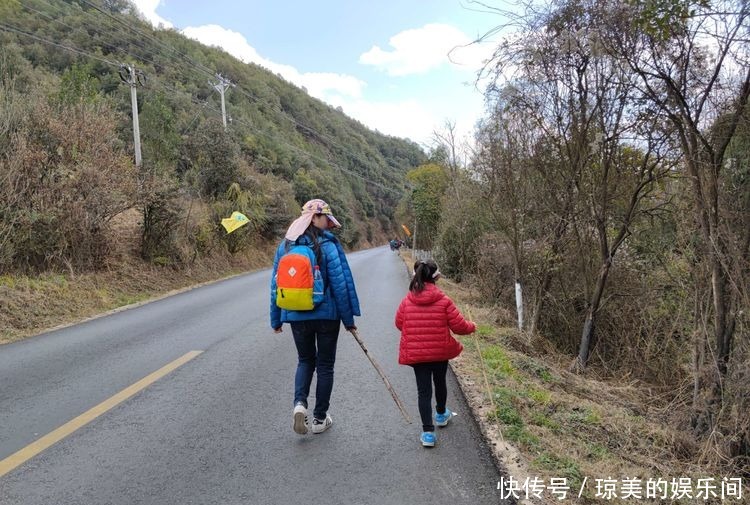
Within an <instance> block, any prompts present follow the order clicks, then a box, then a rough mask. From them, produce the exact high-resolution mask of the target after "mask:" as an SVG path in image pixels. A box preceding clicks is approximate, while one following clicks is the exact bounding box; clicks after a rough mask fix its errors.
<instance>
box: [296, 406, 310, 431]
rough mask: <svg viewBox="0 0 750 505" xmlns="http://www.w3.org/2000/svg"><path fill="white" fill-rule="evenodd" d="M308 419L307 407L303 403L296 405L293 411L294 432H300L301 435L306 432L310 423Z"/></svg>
mask: <svg viewBox="0 0 750 505" xmlns="http://www.w3.org/2000/svg"><path fill="white" fill-rule="evenodd" d="M308 421H309V420H308V417H307V408H305V406H304V405H302V404H301V403H298V404H297V405H295V406H294V410H293V411H292V429H294V432H295V433H299V434H300V435H304V434H306V433H307V430H308V428H307V425H308V424H309V422H308Z"/></svg>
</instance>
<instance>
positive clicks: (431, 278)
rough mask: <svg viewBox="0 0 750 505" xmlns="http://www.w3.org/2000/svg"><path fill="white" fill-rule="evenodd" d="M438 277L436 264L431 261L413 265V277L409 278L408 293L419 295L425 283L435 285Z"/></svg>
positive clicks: (438, 272)
mask: <svg viewBox="0 0 750 505" xmlns="http://www.w3.org/2000/svg"><path fill="white" fill-rule="evenodd" d="M439 277H440V270H438V266H437V263H435V262H434V261H432V260H427V261H417V262H416V263H414V277H412V278H411V282H410V283H409V291H414V292H416V293H419V292H420V291H422V290H423V289H424V287H425V284H426V283H428V282H429V283H431V284H435V281H436V280H438V278H439Z"/></svg>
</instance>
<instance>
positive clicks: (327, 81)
mask: <svg viewBox="0 0 750 505" xmlns="http://www.w3.org/2000/svg"><path fill="white" fill-rule="evenodd" d="M182 33H183V34H184V35H185V36H186V37H189V38H191V39H194V40H197V41H199V42H202V43H203V44H206V45H209V46H217V47H221V48H222V49H224V50H225V51H226V52H228V53H229V54H231V55H232V56H234V57H236V58H239V59H240V60H242V61H244V62H245V63H251V62H252V63H255V64H257V65H260V66H262V67H265V68H267V69H268V70H270V71H271V72H274V73H277V74H280V75H281V76H283V77H284V78H285V79H286V80H288V81H289V82H292V83H294V84H296V85H297V86H300V87H304V88H305V89H307V91H308V93H310V94H311V95H312V96H314V97H316V98H320V99H321V100H324V99H325V97H326V93H328V92H329V91H335V92H337V93H341V94H344V95H347V96H352V97H360V96H361V95H362V89H363V88H364V86H365V83H364V81H361V80H359V79H357V78H356V77H353V76H351V75H346V74H336V73H319V72H308V73H302V72H300V71H299V70H297V69H296V68H294V67H292V66H291V65H283V64H280V63H275V62H273V61H271V60H269V59H266V58H264V57H262V56H261V55H260V54H258V51H256V50H255V48H254V47H252V46H251V45H250V44H248V42H247V39H246V38H245V36H244V35H242V34H241V33H238V32H235V31H232V30H228V29H226V28H223V27H221V26H218V25H204V26H196V27H193V26H190V27H187V28H185V29H184V30H182Z"/></svg>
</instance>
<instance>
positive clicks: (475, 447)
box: [0, 247, 502, 505]
mask: <svg viewBox="0 0 750 505" xmlns="http://www.w3.org/2000/svg"><path fill="white" fill-rule="evenodd" d="M348 257H349V261H350V264H351V266H352V270H353V272H354V277H355V282H356V284H357V289H358V292H359V297H360V301H361V305H362V312H363V314H364V316H363V317H361V318H357V325H358V327H359V328H360V335H361V337H362V338H363V339H364V341H365V343H366V344H367V347H368V349H369V350H370V351H371V353H372V355H373V356H374V357H375V358H376V359H377V361H378V362H379V363H380V364H381V366H382V367H383V369H384V370H385V372H386V374H387V375H388V377H389V379H390V380H391V382H392V384H393V386H394V387H395V388H396V390H397V391H398V393H399V395H400V396H401V398H402V400H403V401H404V403H405V404H406V406H407V408H408V411H409V413H410V415H411V416H412V418H413V420H414V422H413V424H411V425H409V424H407V423H406V422H405V421H404V420H403V418H402V417H401V414H400V413H399V411H398V409H397V407H396V405H395V403H394V402H393V400H392V399H391V397H390V395H389V394H388V392H387V391H386V389H385V387H384V385H383V382H382V381H381V379H380V378H379V376H378V375H377V372H376V371H375V369H374V368H373V367H372V366H371V365H370V362H369V361H368V360H367V358H366V357H365V355H364V354H363V353H362V351H361V349H360V348H359V346H358V345H357V343H356V341H354V339H353V338H352V336H351V335H350V334H349V333H347V332H345V331H343V329H342V332H341V334H340V337H339V347H338V356H337V362H336V376H335V384H334V390H333V395H332V398H331V410H330V414H331V416H332V418H333V421H334V424H333V426H332V428H331V429H330V430H328V431H327V432H325V433H323V434H319V435H312V434H308V435H305V436H300V435H297V434H295V433H294V432H293V431H292V428H291V411H292V390H293V377H294V370H295V366H296V353H295V350H294V344H293V341H292V337H291V330H290V329H289V327H288V325H285V326H284V332H283V333H281V334H279V335H276V334H274V333H273V332H272V330H271V329H270V328H269V323H268V281H269V276H270V272H269V271H268V270H265V271H260V272H255V273H251V274H248V275H243V276H240V277H235V278H232V279H228V280H225V281H221V282H217V283H214V284H211V285H207V286H203V287H200V288H196V289H193V290H190V291H186V292H183V293H180V294H177V295H175V296H172V297H169V298H165V299H161V300H158V301H155V302H152V303H149V304H146V305H143V306H140V307H137V308H132V309H129V310H125V311H122V312H119V313H117V314H113V315H110V316H106V317H101V318H98V319H94V320H91V321H88V322H85V323H83V324H80V325H76V326H71V327H68V328H65V329H60V330H57V331H54V332H50V333H46V334H43V335H39V336H36V337H33V338H31V339H27V340H26V341H22V342H17V343H14V344H9V345H5V346H2V347H0V461H2V460H4V459H6V458H8V456H10V455H11V454H14V453H16V452H17V451H21V450H23V449H24V448H26V447H27V446H28V445H29V444H31V443H32V442H34V441H35V440H37V439H39V438H40V437H43V436H44V435H46V434H48V433H50V432H52V431H53V430H55V429H56V428H58V427H60V426H61V425H64V424H65V423H68V422H69V421H71V420H72V419H74V418H76V417H77V416H79V415H80V414H82V413H84V412H86V411H87V410H89V409H91V408H92V407H94V406H96V405H98V404H100V403H101V402H104V401H105V400H107V399H108V398H111V397H112V396H113V395H115V394H117V393H118V392H120V391H122V390H123V389H125V388H127V387H128V386H130V385H132V384H134V383H137V382H138V381H139V380H141V379H143V378H144V377H146V376H148V375H149V374H151V373H152V372H154V371H156V370H158V369H160V368H162V367H163V366H165V365H166V364H168V363H170V362H172V361H174V360H176V359H177V358H179V357H181V356H183V355H185V354H186V353H188V352H190V351H203V352H202V353H201V354H200V355H198V356H197V357H195V358H194V359H192V360H190V361H188V362H187V363H185V364H183V365H182V366H180V367H179V368H177V369H176V370H174V371H172V372H170V373H168V374H166V375H165V376H164V377H162V378H160V379H158V380H156V381H155V382H154V383H153V384H151V385H150V386H148V387H146V388H145V389H143V390H142V391H140V392H138V393H137V394H135V395H133V396H132V397H130V398H129V399H127V400H125V401H123V402H122V403H120V404H119V405H117V406H115V407H114V408H112V409H111V410H108V411H107V412H105V413H104V414H102V415H101V416H99V417H97V418H96V419H94V420H93V421H91V422H89V423H88V424H85V425H84V426H82V427H80V429H77V430H75V431H73V432H72V433H71V434H70V435H68V436H66V437H65V438H63V439H62V440H60V441H59V442H57V443H55V444H54V445H52V446H50V447H49V448H47V449H45V450H43V451H42V452H40V453H39V454H37V455H36V456H34V457H32V458H31V459H29V460H28V461H25V462H24V463H22V464H21V465H20V466H18V467H16V468H14V469H13V470H11V471H9V472H8V473H7V474H6V475H4V476H3V477H0V504H2V505H13V504H22V505H37V504H38V505H74V504H76V505H77V504H81V505H106V504H123V505H135V504H149V505H152V504H175V505H177V504H179V505H184V504H201V505H206V504H222V505H227V504H288V503H303V502H304V503H321V504H323V503H325V504H347V505H351V504H377V505H380V504H383V505H384V504H422V503H424V504H430V505H439V504H451V505H455V504H490V503H491V504H497V503H502V500H501V499H500V493H499V491H497V489H496V488H497V483H498V481H499V480H500V474H499V473H498V471H497V469H496V468H495V466H494V464H493V462H492V458H491V456H490V452H489V450H488V449H487V447H486V446H485V445H484V443H483V442H482V439H481V435H480V434H479V432H478V430H477V427H476V425H475V423H474V421H473V420H472V418H471V414H470V413H469V411H468V407H467V405H466V403H465V401H464V399H463V397H462V396H461V394H460V391H459V390H458V386H457V384H456V382H455V379H454V378H453V376H452V375H451V376H450V377H449V399H448V400H449V401H448V405H449V407H450V408H451V409H453V410H455V411H456V412H458V413H459V416H458V417H457V418H456V419H454V420H453V421H452V422H451V424H450V425H449V426H448V427H446V428H444V429H439V431H438V436H439V438H438V444H437V446H436V447H435V448H434V449H425V448H423V447H421V445H420V444H419V442H418V435H419V432H420V430H421V425H420V423H419V420H418V419H419V415H418V412H417V401H416V385H415V382H414V376H413V372H412V370H411V368H409V367H403V366H399V365H398V364H397V355H398V338H399V335H398V332H397V330H396V329H395V328H394V327H393V315H394V313H395V309H396V307H397V306H398V303H399V301H400V299H401V297H402V296H403V295H404V293H405V291H406V288H407V284H408V275H407V272H406V269H405V268H404V265H403V262H402V261H401V260H400V259H399V258H398V256H397V255H395V254H394V253H393V252H391V251H390V250H389V249H388V247H381V248H376V249H371V250H367V251H362V252H358V253H354V254H350V255H349V256H348ZM314 390H315V387H314V384H313V387H312V392H313V394H314ZM310 403H311V405H312V404H313V403H314V398H313V397H311V398H310Z"/></svg>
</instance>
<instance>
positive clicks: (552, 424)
mask: <svg viewBox="0 0 750 505" xmlns="http://www.w3.org/2000/svg"><path fill="white" fill-rule="evenodd" d="M529 418H530V420H531V422H532V424H535V425H537V426H543V427H544V428H548V429H550V430H552V431H553V432H555V433H559V432H561V431H562V427H561V426H560V423H558V422H557V421H555V420H553V419H552V418H550V417H549V416H548V415H546V414H543V413H541V412H532V414H531V415H530V416H529Z"/></svg>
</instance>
